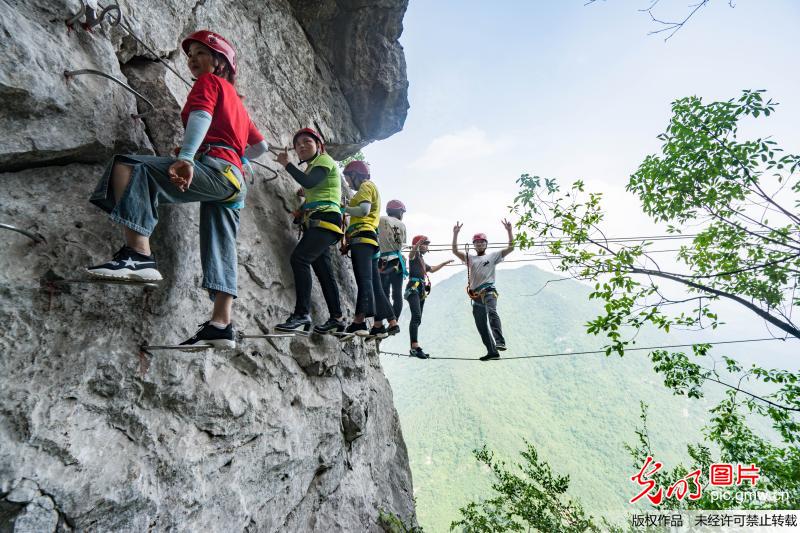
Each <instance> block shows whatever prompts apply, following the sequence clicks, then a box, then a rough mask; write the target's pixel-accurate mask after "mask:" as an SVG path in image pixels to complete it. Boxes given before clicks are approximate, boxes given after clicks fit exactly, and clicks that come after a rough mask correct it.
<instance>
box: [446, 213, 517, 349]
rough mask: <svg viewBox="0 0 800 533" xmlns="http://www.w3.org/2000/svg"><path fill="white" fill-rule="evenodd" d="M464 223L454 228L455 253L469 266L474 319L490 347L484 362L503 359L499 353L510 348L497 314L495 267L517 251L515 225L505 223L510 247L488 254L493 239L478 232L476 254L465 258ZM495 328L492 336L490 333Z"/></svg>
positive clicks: (486, 344)
mask: <svg viewBox="0 0 800 533" xmlns="http://www.w3.org/2000/svg"><path fill="white" fill-rule="evenodd" d="M462 226H463V224H459V223H458V222H456V225H455V226H454V227H453V253H454V254H455V256H456V257H458V258H459V259H461V261H463V262H464V263H465V264H466V265H467V278H468V283H469V289H468V292H469V297H470V298H471V299H472V317H473V318H474V319H475V326H476V327H477V328H478V333H480V335H481V340H482V341H483V344H484V346H486V350H487V353H486V355H484V356H483V357H481V358H480V359H481V361H489V360H491V359H499V358H500V354H499V353H498V351H503V350H505V349H506V341H505V338H504V337H503V328H502V325H501V324H500V315H498V314H497V289H496V288H495V286H494V277H495V267H496V266H497V263H500V262H501V261H503V258H505V256H507V255H508V254H510V253H511V252H512V251H513V250H514V234H513V232H512V231H511V223H510V222H509V221H507V220H503V227H505V228H506V231H507V232H508V246H507V247H506V248H503V249H502V250H499V251H496V252H490V253H486V248H487V247H488V245H489V240H488V239H487V238H486V234H485V233H476V234H475V235H474V236H473V237H472V244H473V246H474V247H475V253H474V254H472V253H470V254H469V255H465V254H464V252H461V251H459V250H458V232H459V231H461V228H462ZM490 329H491V333H490Z"/></svg>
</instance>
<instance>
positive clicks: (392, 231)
mask: <svg viewBox="0 0 800 533" xmlns="http://www.w3.org/2000/svg"><path fill="white" fill-rule="evenodd" d="M405 212H406V206H405V205H404V204H403V202H401V201H400V200H390V201H389V203H388V204H386V214H387V216H382V217H381V221H380V225H379V226H378V228H379V230H378V244H379V245H380V249H381V258H380V261H379V262H378V270H380V273H381V284H382V285H383V292H385V293H386V298H388V299H390V300H391V302H392V309H393V310H394V316H395V317H397V318H398V319H399V318H400V313H401V312H402V311H403V278H406V277H408V269H407V268H406V260H405V258H404V257H403V246H405V244H406V225H405V224H403V214H404V213H405ZM390 293H391V294H390Z"/></svg>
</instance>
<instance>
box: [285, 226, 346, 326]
mask: <svg viewBox="0 0 800 533" xmlns="http://www.w3.org/2000/svg"><path fill="white" fill-rule="evenodd" d="M338 240H339V235H337V234H336V233H334V232H332V231H330V230H327V229H322V228H309V229H307V230H306V231H304V232H303V237H302V238H301V239H300V242H298V243H297V246H295V248H294V251H293V252H292V258H291V263H292V272H293V273H294V286H295V293H296V296H297V302H296V303H295V307H294V314H295V315H299V316H306V315H307V314H309V312H310V310H311V268H310V267H313V268H314V273H315V274H316V275H317V279H318V280H319V284H320V287H321V288H322V295H323V296H325V303H326V304H328V312H329V313H330V314H331V317H334V318H338V317H340V316H342V307H341V304H340V302H339V288H338V287H337V286H336V280H335V279H334V277H333V267H332V265H331V253H330V247H331V245H333V244H336V242H337V241H338Z"/></svg>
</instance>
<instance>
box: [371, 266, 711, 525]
mask: <svg viewBox="0 0 800 533" xmlns="http://www.w3.org/2000/svg"><path fill="white" fill-rule="evenodd" d="M552 279H556V276H554V275H553V274H551V273H547V272H544V271H542V270H540V269H537V268H535V267H532V266H525V267H522V268H519V269H512V270H499V271H498V273H497V287H498V290H499V292H500V297H499V303H498V310H499V313H500V316H501V319H502V321H503V330H504V334H505V336H506V340H507V343H508V347H509V350H508V351H507V352H504V353H503V354H502V355H503V356H505V357H512V356H526V355H535V354H546V353H556V352H557V353H562V352H569V351H575V352H577V351H583V350H592V349H597V348H599V347H602V345H603V339H602V338H595V337H590V336H587V335H586V333H585V328H584V324H585V323H586V321H587V320H589V319H591V318H592V317H594V316H595V314H596V310H597V307H595V306H593V305H592V303H590V302H589V301H588V300H587V295H588V292H589V289H588V288H587V287H586V286H584V285H582V284H580V283H577V282H575V281H573V280H564V281H558V282H551V283H549V284H547V281H548V280H552ZM464 284H465V274H464V273H460V274H457V275H455V276H453V277H451V278H449V279H446V280H444V281H442V282H440V283H439V284H437V285H436V286H434V288H433V292H432V294H431V295H430V297H429V298H428V300H427V302H426V304H425V310H424V314H423V321H422V326H421V329H420V342H421V343H422V346H423V347H424V348H425V350H426V351H428V352H430V353H431V355H432V356H433V357H437V356H439V357H469V358H475V359H476V360H475V361H470V360H468V361H460V360H455V361H454V360H436V359H431V360H427V361H422V360H418V359H411V358H405V357H403V358H400V357H396V356H391V355H382V356H381V362H382V364H383V366H384V370H385V373H386V375H387V377H388V378H389V381H390V382H391V384H392V389H393V394H394V401H395V406H396V407H397V410H398V412H399V414H400V420H401V425H402V428H403V435H404V437H405V440H406V444H407V446H408V452H409V458H410V462H411V469H412V473H413V478H414V489H415V490H414V492H415V496H416V502H417V513H418V518H419V521H420V524H421V525H423V526H424V527H425V529H426V531H434V532H439V531H447V530H448V528H449V524H450V522H451V521H452V520H454V519H455V518H456V517H457V512H458V508H459V507H460V506H463V505H464V504H466V503H467V501H469V500H470V499H473V498H477V497H482V496H486V495H488V488H489V484H490V481H489V479H488V478H487V472H486V471H483V470H481V468H480V467H479V466H478V464H477V463H476V461H475V459H474V458H473V456H472V452H471V450H473V449H474V448H476V447H479V446H481V445H482V444H484V443H485V444H487V445H488V446H489V447H490V448H491V449H493V450H495V451H497V452H498V454H499V455H500V456H501V457H503V458H504V459H506V460H508V461H509V462H514V461H516V460H517V458H518V453H517V452H518V451H519V450H520V449H522V447H523V445H524V440H528V441H530V442H532V443H533V444H534V445H535V446H536V447H537V449H538V450H539V452H540V454H541V457H542V458H544V459H545V460H546V461H548V462H549V463H550V465H551V466H552V467H553V469H554V471H556V472H558V473H560V474H569V475H570V479H571V484H570V494H571V495H572V496H573V497H578V498H579V499H580V500H581V501H582V502H583V504H584V505H585V506H586V508H587V510H588V511H589V512H590V513H592V514H594V515H595V516H612V515H613V516H615V517H617V518H621V517H622V513H624V512H626V511H629V510H630V509H631V506H630V505H629V504H628V500H629V499H630V498H631V497H632V496H634V495H635V493H632V491H633V489H634V485H633V483H632V482H631V481H630V480H629V478H630V476H632V475H633V474H635V473H636V471H637V470H638V468H639V467H638V466H637V467H636V470H634V467H633V465H632V459H631V458H630V456H629V455H628V454H627V452H626V451H625V449H624V444H625V443H633V442H634V439H635V434H634V429H635V428H636V427H638V425H639V419H638V417H639V413H640V408H639V402H640V401H641V400H644V401H646V402H647V403H648V404H649V405H650V417H649V427H650V435H651V438H652V441H653V445H654V447H655V449H656V450H658V452H659V457H658V459H659V460H660V461H662V462H664V463H665V465H666V466H669V467H672V466H674V465H676V464H677V463H678V462H680V461H681V460H685V444H686V443H687V442H692V441H695V440H697V439H698V438H699V435H700V433H699V429H700V427H701V426H702V425H703V423H704V421H705V420H706V417H707V413H706V412H705V409H706V407H707V402H706V401H695V400H691V401H690V400H687V399H686V398H682V397H676V396H673V395H672V394H671V393H670V392H669V391H667V390H666V389H665V388H664V386H663V385H662V380H661V378H660V376H658V375H656V374H655V373H654V372H653V371H652V369H651V363H650V361H649V359H648V358H647V356H646V352H644V351H638V352H630V353H629V354H627V355H626V356H625V357H623V358H620V357H618V356H611V357H606V356H605V355H602V354H600V355H574V356H560V357H546V358H531V359H517V360H506V361H503V360H501V361H497V362H479V361H477V358H478V357H480V356H481V355H483V354H484V353H485V349H484V347H483V345H482V344H481V341H480V336H479V335H478V333H477V330H476V329H475V326H474V323H473V319H472V313H471V309H470V303H469V299H468V298H467V296H466V293H465V290H464ZM545 284H547V286H546V287H545ZM543 287H544V289H543V290H541V291H540V289H542V288H543ZM539 291H540V292H539ZM401 324H402V327H403V332H402V334H401V335H398V336H396V337H392V338H391V339H388V340H386V341H384V342H383V344H382V346H381V349H382V350H385V351H393V352H398V353H407V351H408V333H407V325H408V315H407V309H405V308H404V313H403V317H402V318H401ZM656 338H657V337H656V336H655V335H652V336H650V337H649V338H648V337H646V336H642V337H641V338H640V339H639V342H638V344H639V345H643V346H648V345H652V344H654V343H655V344H657V341H656V340H654V339H656Z"/></svg>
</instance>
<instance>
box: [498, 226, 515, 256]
mask: <svg viewBox="0 0 800 533" xmlns="http://www.w3.org/2000/svg"><path fill="white" fill-rule="evenodd" d="M503 227H504V228H506V231H507V232H508V247H507V248H503V249H502V250H500V255H502V256H503V257H505V256H507V255H508V254H510V253H511V252H513V251H514V233H513V232H512V231H511V222H509V221H508V220H506V219H503Z"/></svg>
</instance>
